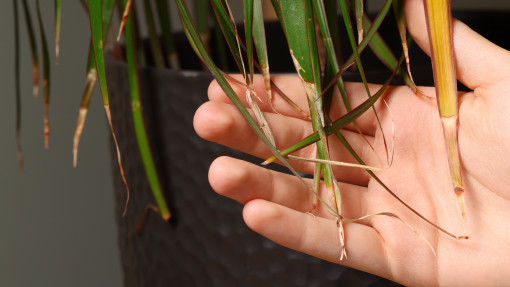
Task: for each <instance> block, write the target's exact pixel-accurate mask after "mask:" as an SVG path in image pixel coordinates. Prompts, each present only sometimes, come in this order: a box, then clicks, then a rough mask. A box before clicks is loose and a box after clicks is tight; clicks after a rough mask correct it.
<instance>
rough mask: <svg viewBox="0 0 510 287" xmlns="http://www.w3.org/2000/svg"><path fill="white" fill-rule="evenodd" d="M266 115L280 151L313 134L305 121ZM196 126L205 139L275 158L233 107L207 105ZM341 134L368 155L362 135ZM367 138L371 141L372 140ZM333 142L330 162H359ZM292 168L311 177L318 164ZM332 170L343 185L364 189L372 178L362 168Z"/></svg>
mask: <svg viewBox="0 0 510 287" xmlns="http://www.w3.org/2000/svg"><path fill="white" fill-rule="evenodd" d="M265 116H266V119H267V121H268V123H269V126H270V127H271V129H272V132H273V134H274V136H275V140H276V145H277V148H278V149H284V148H287V147H289V146H291V145H293V144H295V143H297V142H299V141H300V140H301V139H303V138H305V137H306V136H308V135H310V134H311V133H312V129H311V126H310V123H309V122H306V121H304V120H300V119H296V118H291V117H286V116H282V115H277V114H272V113H267V114H265ZM194 126H195V130H196V132H197V134H198V135H199V136H200V137H202V138H204V139H206V140H209V141H213V142H216V143H219V144H222V145H225V146H228V147H231V148H234V149H238V150H240V151H243V152H246V153H249V154H252V155H254V156H257V157H260V158H268V157H270V156H272V153H271V151H270V150H269V149H268V148H267V146H266V145H265V144H264V143H263V142H262V141H261V140H260V139H259V138H258V136H257V135H256V134H255V133H254V132H253V131H252V129H251V128H250V126H249V125H248V123H246V121H245V120H244V118H243V117H242V116H241V114H240V113H239V112H238V111H237V110H236V108H235V107H234V106H233V105H230V104H224V103H218V102H207V103H205V104H204V105H202V106H201V107H200V108H199V109H198V110H197V112H196V114H195V118H194ZM341 133H342V134H343V135H344V136H345V138H346V139H347V141H349V142H350V143H351V145H352V146H353V148H354V150H355V152H356V153H357V154H358V155H363V154H364V153H366V152H365V151H366V150H369V149H370V147H369V146H368V144H367V142H366V141H365V139H364V138H363V137H362V136H360V135H359V134H356V133H353V132H350V131H346V130H342V131H341ZM366 138H367V139H368V140H369V141H370V137H366ZM330 139H332V137H330ZM331 141H332V143H331V144H330V155H331V159H333V160H336V161H342V162H349V163H357V162H355V159H354V158H353V157H352V155H351V154H350V153H349V152H348V151H347V150H346V149H345V148H344V147H342V146H337V145H341V144H340V143H339V142H338V141H337V140H336V139H333V140H331ZM315 151H316V148H315V145H310V146H308V147H305V148H303V149H301V150H299V151H297V152H295V153H293V155H296V156H300V157H306V158H314V157H315ZM367 154H368V153H367ZM369 155H370V154H369ZM364 160H367V159H364ZM292 165H293V166H294V168H295V169H297V170H300V171H303V172H306V173H310V174H313V172H314V169H315V164H314V163H310V162H302V161H292ZM333 169H334V172H335V174H336V175H337V178H338V179H339V180H340V181H342V182H347V183H352V184H358V185H365V186H366V185H367V183H368V180H369V175H368V174H367V173H366V172H365V171H364V170H361V169H360V168H352V167H342V166H334V167H333Z"/></svg>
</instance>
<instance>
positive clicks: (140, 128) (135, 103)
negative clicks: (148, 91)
mask: <svg viewBox="0 0 510 287" xmlns="http://www.w3.org/2000/svg"><path fill="white" fill-rule="evenodd" d="M124 3H126V0H124ZM132 22H133V21H132V16H131V15H129V16H128V18H127V21H126V26H125V29H126V35H125V37H126V60H127V64H128V75H129V92H130V95H131V111H132V115H133V123H134V126H135V133H136V141H137V143H138V150H139V151H140V156H141V157H142V162H143V165H144V168H145V173H146V175H147V179H148V181H149V185H150V187H151V190H152V194H153V196H154V199H155V200H156V204H157V206H158V209H159V212H160V214H161V217H162V218H163V219H164V220H165V221H167V220H168V219H169V218H170V211H169V209H168V205H167V203H166V199H165V196H164V194H163V190H162V188H161V183H160V181H159V177H158V174H157V171H156V167H155V164H154V159H153V157H152V152H151V149H150V145H149V140H148V137H147V131H146V128H145V122H144V118H143V113H142V103H141V100H140V85H139V76H138V67H137V62H136V61H137V58H136V42H135V39H134V35H133V24H132Z"/></svg>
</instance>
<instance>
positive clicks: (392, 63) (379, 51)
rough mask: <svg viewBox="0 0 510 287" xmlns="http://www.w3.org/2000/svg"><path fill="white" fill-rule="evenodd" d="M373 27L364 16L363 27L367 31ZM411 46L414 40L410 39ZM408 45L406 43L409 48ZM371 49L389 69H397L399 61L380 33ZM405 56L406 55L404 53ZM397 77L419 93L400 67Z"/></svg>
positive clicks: (372, 43) (371, 43) (370, 44)
mask: <svg viewBox="0 0 510 287" xmlns="http://www.w3.org/2000/svg"><path fill="white" fill-rule="evenodd" d="M371 26H372V24H371V23H370V20H369V19H368V17H367V15H363V27H364V29H365V31H368V29H369V28H370V27H371ZM408 41H409V44H410V43H411V42H412V38H411V37H409V40H408ZM407 45H408V43H406V47H407ZM369 46H370V49H372V51H373V52H374V54H375V55H376V56H377V58H379V60H381V62H382V63H383V64H384V65H386V67H388V69H390V70H391V71H393V70H395V69H397V65H398V61H397V58H396V57H395V55H394V54H393V52H392V51H391V49H390V48H389V47H388V45H387V44H386V42H385V41H384V40H383V38H382V37H381V35H379V33H375V34H374V37H373V38H372V40H371V41H370V43H369ZM404 54H405V53H404ZM397 76H399V77H400V78H401V79H402V80H403V81H404V82H405V84H406V85H407V86H409V88H411V89H412V90H413V92H414V93H417V92H418V87H416V85H415V84H414V82H413V80H412V79H411V78H410V77H409V75H408V74H407V72H406V71H405V70H404V69H402V67H400V66H399V67H398V70H397Z"/></svg>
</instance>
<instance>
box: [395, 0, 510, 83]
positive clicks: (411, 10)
mask: <svg viewBox="0 0 510 287" xmlns="http://www.w3.org/2000/svg"><path fill="white" fill-rule="evenodd" d="M405 13H406V20H407V27H408V31H409V32H410V33H411V35H412V37H413V39H414V40H415V41H416V43H418V45H419V46H420V48H421V49H422V50H423V51H424V52H425V53H427V54H428V55H430V44H429V37H428V34H427V32H426V31H427V25H426V20H425V7H424V5H423V0H408V1H406V3H405ZM452 24H453V42H454V49H455V58H456V70H457V77H458V79H459V80H460V81H461V82H462V83H464V84H465V85H466V86H467V87H468V88H470V89H472V90H475V89H476V88H478V87H481V86H484V85H488V84H491V83H494V82H495V81H497V80H499V79H503V78H505V77H508V76H510V69H508V68H507V67H508V64H510V53H509V52H508V51H507V50H505V49H503V48H501V47H499V46H497V45H495V44H493V43H492V42H490V41H489V40H487V39H485V38H484V37H482V36H481V35H480V34H478V33H476V32H475V31H473V30H471V29H470V28H469V27H468V26H466V25H465V24H464V23H462V22H460V21H458V20H456V19H453V22H452ZM495 71H497V72H495Z"/></svg>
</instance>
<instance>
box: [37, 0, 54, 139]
mask: <svg viewBox="0 0 510 287" xmlns="http://www.w3.org/2000/svg"><path fill="white" fill-rule="evenodd" d="M36 6H37V19H38V21H39V31H40V33H41V47H42V55H43V94H44V146H45V147H46V148H48V147H49V145H50V142H49V140H50V120H49V109H50V80H51V79H50V52H49V51H48V43H47V42H46V34H45V32H44V25H43V22H42V17H41V9H40V6H39V0H37V1H36Z"/></svg>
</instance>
